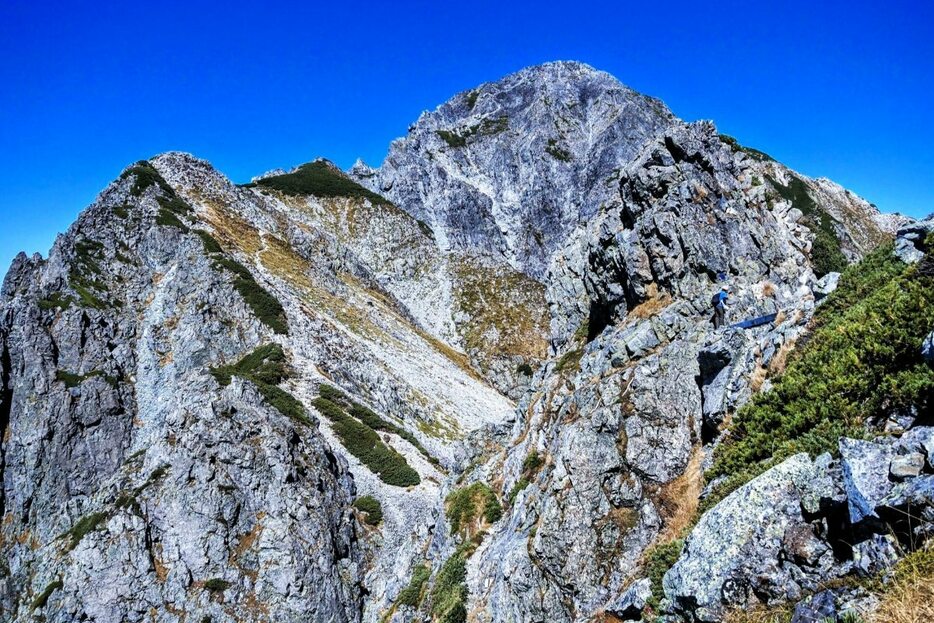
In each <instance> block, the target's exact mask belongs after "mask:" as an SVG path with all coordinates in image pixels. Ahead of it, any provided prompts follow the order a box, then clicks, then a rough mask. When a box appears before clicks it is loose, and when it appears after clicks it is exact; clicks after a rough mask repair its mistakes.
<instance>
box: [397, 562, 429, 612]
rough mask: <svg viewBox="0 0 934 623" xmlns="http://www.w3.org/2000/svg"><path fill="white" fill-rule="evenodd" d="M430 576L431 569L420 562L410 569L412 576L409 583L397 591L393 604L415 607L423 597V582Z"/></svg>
mask: <svg viewBox="0 0 934 623" xmlns="http://www.w3.org/2000/svg"><path fill="white" fill-rule="evenodd" d="M430 576H431V569H429V568H428V565H426V564H420V565H418V566H416V567H415V569H414V570H413V571H412V577H411V579H410V580H409V583H408V584H407V585H406V587H405V588H403V589H402V590H401V591H399V595H398V596H397V597H396V601H395V605H397V606H411V607H412V608H417V607H418V606H420V605H421V603H422V600H423V599H424V598H425V584H426V583H427V582H428V578H429V577H430Z"/></svg>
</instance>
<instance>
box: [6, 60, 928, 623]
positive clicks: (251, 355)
mask: <svg viewBox="0 0 934 623" xmlns="http://www.w3.org/2000/svg"><path fill="white" fill-rule="evenodd" d="M899 228H901V229H900V230H899ZM896 230H899V231H898V235H897V236H896ZM932 230H934V222H932V221H924V222H920V223H913V222H909V221H908V219H903V218H901V217H898V216H893V215H883V214H880V213H879V212H878V211H877V210H876V208H875V207H874V206H872V205H870V204H868V203H867V202H865V201H863V200H862V199H860V198H859V197H857V196H855V195H854V194H852V193H850V192H849V191H846V190H845V189H843V188H841V187H840V186H838V185H836V184H834V183H833V182H830V181H829V180H823V179H821V180H812V179H809V178H807V177H805V176H803V175H800V174H798V173H795V172H794V171H792V170H790V169H788V168H787V167H785V166H783V165H782V164H780V163H778V162H775V161H774V160H772V159H771V158H770V157H769V156H768V155H766V154H765V153H763V152H760V151H757V150H754V149H750V148H747V147H743V146H742V145H740V144H739V143H737V142H736V141H735V140H734V139H731V138H730V137H726V136H722V135H719V134H718V133H717V130H716V128H715V127H714V125H713V124H712V123H710V122H698V123H690V124H689V123H685V122H683V121H681V120H679V119H677V118H676V117H675V116H674V115H673V114H672V113H671V112H670V111H668V109H667V108H666V107H665V106H664V104H662V103H661V102H660V101H658V100H656V99H653V98H649V97H646V96H643V95H641V94H638V93H636V92H634V91H632V90H630V89H628V88H626V87H625V86H623V85H622V84H620V83H619V82H618V81H617V80H616V79H615V78H613V77H611V76H609V75H608V74H605V73H602V72H598V71H596V70H593V69H592V68H590V67H587V66H585V65H581V64H578V63H550V64H547V65H543V66H539V67H533V68H529V69H526V70H523V71H521V72H518V73H517V74H513V75H511V76H508V77H506V78H504V79H502V80H500V81H498V82H494V83H488V84H484V85H481V86H479V87H477V88H476V89H473V90H471V91H467V92H464V93H461V94H459V95H457V96H455V97H454V98H453V99H452V100H450V101H449V102H447V103H445V104H443V105H442V106H440V107H439V108H438V109H437V110H435V111H432V112H426V113H423V114H422V116H421V117H420V118H419V120H418V121H417V122H416V123H415V124H414V125H413V126H412V127H411V128H410V130H409V132H408V134H407V135H406V136H405V137H404V138H401V139H398V140H397V141H395V142H394V143H393V144H392V145H391V147H390V150H389V154H388V156H387V158H386V160H385V162H384V163H383V164H382V166H381V167H380V168H378V169H376V168H371V167H369V166H367V165H366V164H364V163H358V164H357V165H355V166H354V167H353V168H352V169H351V170H350V171H348V172H346V173H344V172H341V171H339V170H338V169H337V168H336V167H334V166H333V165H331V164H330V163H328V162H327V161H324V160H317V161H314V162H310V163H308V164H306V165H302V166H301V167H298V168H296V169H294V170H292V171H290V172H285V171H276V172H273V173H271V174H266V175H264V176H260V177H258V178H255V179H254V181H253V182H251V183H250V184H245V185H236V184H234V183H232V182H231V181H230V180H228V179H227V178H226V177H224V176H223V174H221V173H220V172H218V171H216V170H215V169H214V168H213V167H212V166H211V165H210V164H209V163H207V162H204V161H202V160H198V159H196V158H194V157H192V156H190V155H187V154H180V153H167V154H162V155H160V156H157V157H155V158H152V159H150V160H148V161H141V162H139V163H136V164H134V165H132V166H130V167H128V168H127V169H126V170H125V171H124V172H123V173H122V174H121V175H120V176H119V178H118V179H116V180H115V181H114V182H113V183H111V184H110V185H109V186H108V187H107V188H106V189H105V190H104V191H103V192H102V193H101V195H100V196H99V197H98V199H97V201H95V203H94V204H93V205H92V206H90V207H89V208H88V209H87V210H85V211H84V212H83V213H82V214H81V216H80V217H79V219H78V221H77V222H76V223H75V224H74V225H73V226H72V227H71V228H70V229H69V231H68V232H67V233H66V234H64V235H62V236H60V237H59V238H58V240H57V241H56V243H55V245H54V246H53V248H52V250H51V251H50V253H49V255H48V257H47V258H42V257H40V256H38V255H36V256H34V257H32V258H29V257H26V256H25V255H22V254H21V255H20V256H19V257H17V259H16V260H15V261H14V263H13V266H12V267H11V268H10V271H9V273H8V274H7V276H6V279H5V280H4V283H3V289H2V297H0V381H2V394H0V427H2V429H3V435H2V446H0V448H2V457H0V469H2V475H3V489H2V497H0V515H2V523H0V555H2V562H3V565H2V566H0V612H2V613H3V617H2V618H3V620H10V621H17V622H19V621H33V620H36V619H37V618H41V619H42V620H46V621H49V622H71V621H96V622H98V623H110V622H114V623H123V622H137V621H160V622H163V621H164V622H171V623H181V622H184V621H200V622H202V623H206V622H212V623H220V622H234V621H277V622H278V621H322V622H331V621H333V622H349V621H367V622H376V621H394V622H403V621H443V622H446V623H453V622H457V621H468V620H469V621H490V622H493V621H510V622H533V621H543V620H548V621H554V622H564V621H566V622H572V621H593V620H603V621H614V620H629V619H639V618H646V619H658V618H661V619H662V620H669V621H676V620H688V621H694V620H697V621H718V620H722V619H723V618H724V617H729V616H732V614H731V613H733V612H736V611H749V610H752V609H760V608H761V609H768V608H785V610H784V612H786V613H787V614H788V616H791V613H792V612H794V616H795V617H796V618H797V620H799V621H811V620H816V619H815V617H817V618H820V617H824V616H831V617H835V616H838V615H839V616H843V615H844V614H845V613H849V612H856V613H860V614H861V616H864V617H866V618H867V620H871V617H872V616H874V613H876V612H877V611H879V602H880V598H879V596H878V594H877V593H878V592H879V591H878V590H870V589H868V588H866V587H865V586H863V585H860V584H859V583H858V582H856V581H855V580H854V579H856V578H878V577H882V576H884V575H885V573H886V572H887V570H888V569H890V568H892V566H893V565H896V564H898V561H899V560H900V559H902V558H903V557H904V556H906V554H908V553H909V552H910V551H912V550H919V551H922V550H923V548H924V542H925V540H926V538H927V537H928V536H929V534H930V531H931V526H932V522H934V428H932V427H931V425H934V421H931V419H930V417H929V415H928V413H929V410H930V408H931V403H930V387H931V386H934V381H931V380H930V376H929V375H930V374H931V372H930V370H931V363H930V361H931V359H932V358H934V355H932V354H931V342H932V338H931V337H930V336H928V337H927V341H925V340H924V338H925V336H927V334H928V333H930V331H931V330H932V329H934V316H932V313H934V312H932V309H934V300H932V298H931V297H932V296H934V288H932V287H930V284H929V283H928V281H927V279H928V277H929V276H930V275H931V274H934V271H931V265H932V264H934V261H932V259H931V254H930V252H931V249H930V248H929V247H930V245H929V240H930V237H929V234H930V232H931V231H932ZM893 239H896V240H895V244H894V245H892V240H893ZM878 249H881V250H878ZM867 256H869V257H870V259H869V260H867V261H866V262H865V263H864V264H863V265H867V266H870V267H876V266H882V268H879V269H878V270H877V271H876V272H877V273H878V274H880V275H883V273H884V277H885V279H890V280H891V284H889V282H888V281H882V277H878V278H877V281H876V282H871V283H873V284H875V285H873V286H872V287H868V286H867V285H866V284H868V283H870V281H869V278H868V277H860V276H859V275H860V274H862V273H859V272H858V271H856V269H853V271H856V272H853V271H848V272H846V273H845V274H844V277H843V278H842V279H841V277H840V273H841V272H842V271H844V270H845V269H846V267H847V266H848V265H851V264H854V263H856V262H858V261H859V260H861V259H863V258H864V257H867ZM861 266H862V265H861ZM864 272H865V271H864ZM873 274H875V273H873ZM874 278H875V277H874ZM899 280H901V281H899ZM723 284H728V285H729V287H730V288H731V298H730V306H729V311H728V316H729V320H730V322H732V323H736V322H739V321H741V320H745V319H751V318H761V317H766V318H768V320H767V321H764V322H763V323H761V324H758V325H757V326H754V327H750V328H739V327H735V326H732V327H728V328H724V329H719V330H715V329H714V328H713V326H712V323H711V315H712V310H711V307H710V299H711V295H713V294H714V293H715V292H717V291H718V290H719V289H720V287H721V285H723ZM838 284H841V285H840V286H839V288H840V289H839V291H838V292H834V290H835V289H836V288H838ZM886 284H889V285H886ZM883 286H885V287H889V288H892V292H893V293H894V294H893V295H892V297H891V299H892V301H893V302H892V308H893V309H894V310H896V311H894V312H893V315H891V317H889V318H888V319H882V320H880V321H879V323H880V326H881V325H887V326H890V327H895V326H898V327H902V325H901V324H899V323H900V322H903V321H904V318H909V319H910V321H906V322H908V327H907V328H905V330H904V331H902V332H899V333H898V334H897V336H896V337H892V338H889V337H887V336H888V334H887V333H886V334H885V335H883V336H882V337H879V340H882V342H884V343H881V345H880V346H879V348H878V349H877V350H876V351H874V352H873V354H871V356H869V355H865V356H864V355H863V354H862V351H859V352H857V351H853V353H851V354H849V355H846V357H849V358H850V360H852V361H853V362H855V363H853V365H857V364H860V365H862V363H865V362H867V361H868V362H870V363H871V362H872V361H878V362H882V363H880V364H879V365H878V366H876V368H873V370H876V369H877V368H878V369H883V368H886V366H888V367H890V368H892V369H891V370H889V371H888V372H891V374H889V375H888V376H884V379H885V382H878V383H872V384H871V385H873V387H872V388H871V390H872V391H873V392H875V393H873V394H872V399H871V400H870V399H863V394H862V393H860V392H862V391H864V390H865V391H869V390H868V389H866V388H864V387H862V386H860V385H859V383H856V382H855V381H854V383H855V384H853V385H850V386H847V387H845V388H844V387H843V386H842V385H838V386H834V387H836V389H833V390H832V391H831V392H830V395H829V396H828V404H830V403H832V404H831V405H830V406H833V409H829V408H823V407H821V408H817V410H816V411H815V410H813V409H812V411H813V413H814V414H816V415H813V416H807V417H805V416H801V421H800V422H799V421H798V420H797V419H796V418H797V415H796V413H797V412H794V411H789V410H788V409H790V408H791V407H790V406H789V405H790V402H789V404H784V405H780V406H779V407H774V409H779V410H781V409H785V411H781V412H782V413H784V414H785V415H784V416H783V417H782V418H778V419H776V420H774V421H771V423H770V420H768V418H766V417H765V416H761V417H759V416H756V415H755V414H758V413H760V411H761V412H764V411H762V410H764V409H765V408H766V406H768V404H767V403H768V400H772V398H769V399H762V400H759V399H755V398H754V397H756V396H798V395H804V392H805V390H804V389H802V387H803V385H804V384H806V381H807V379H808V378H809V376H808V374H806V373H801V378H803V379H805V380H804V381H801V382H800V383H798V385H797V386H794V387H792V385H793V382H797V381H794V379H796V378H798V377H796V376H794V375H795V374H798V373H799V369H800V368H801V367H802V365H803V364H801V363H798V364H794V363H792V364H791V368H789V370H790V371H789V372H788V373H787V374H785V373H784V370H785V368H786V365H788V364H787V362H788V361H789V360H791V361H805V362H808V361H811V359H814V360H819V359H820V357H821V355H820V352H822V351H820V348H822V347H823V346H824V345H825V344H826V343H828V341H827V340H828V339H829V338H824V337H823V336H824V335H829V334H834V335H836V334H841V335H842V334H844V333H846V332H847V331H849V330H850V329H849V328H848V327H849V326H850V325H843V324H841V325H839V327H838V329H839V330H836V329H835V330H833V331H831V330H829V329H828V328H827V327H831V328H833V327H834V326H837V325H833V324H832V323H833V322H834V320H832V318H834V317H836V316H841V314H842V311H841V312H840V313H838V310H842V309H843V308H844V306H843V304H842V302H841V301H849V302H850V304H849V307H854V306H855V302H856V301H858V300H860V299H864V300H866V301H868V302H867V303H866V305H869V302H871V300H872V296H871V295H872V294H873V292H875V291H877V290H882V289H884V288H883ZM861 288H863V289H861ZM903 292H910V293H911V296H910V297H905V298H906V299H910V300H911V301H914V302H915V303H914V304H915V307H905V308H904V309H905V310H906V311H904V313H902V314H901V315H898V314H899V313H901V312H899V311H898V310H902V309H903V307H902V306H901V305H902V304H901V303H900V302H899V301H901V298H899V296H900V295H898V293H903ZM854 293H855V294H854ZM929 303H930V304H929ZM905 305H909V303H908V302H906V303H905ZM867 309H868V308H867ZM873 309H874V308H873ZM824 310H826V311H824ZM857 312H859V310H857ZM854 313H856V312H854ZM872 313H875V311H873V312H872ZM865 317H866V318H867V319H873V318H875V317H876V316H872V315H870V314H869V311H867V312H866V316H865ZM867 322H868V320H867ZM855 324H859V323H855ZM863 324H864V325H866V326H864V327H863V330H866V331H872V324H871V323H869V324H866V323H863ZM867 327H868V328H867ZM919 327H921V328H923V329H924V330H923V331H922V332H919V331H921V329H919ZM854 330H855V329H854ZM821 331H824V333H821ZM872 335H875V334H872ZM880 335H881V334H880ZM893 335H895V334H893ZM883 338H884V339H883ZM861 342H863V343H865V342H866V340H865V339H861ZM873 343H874V342H873ZM808 349H810V350H808ZM799 351H800V352H802V353H805V354H803V355H801V359H799V360H796V359H795V358H796V357H798V355H797V353H798V352H799ZM815 352H816V353H817V354H813V353H815ZM840 352H841V357H843V356H844V354H845V353H844V352H843V351H840ZM846 352H847V353H849V351H846ZM807 353H812V354H810V355H809V354H807ZM893 353H894V354H893ZM808 357H810V358H811V359H808ZM825 359H826V358H825ZM824 364H826V367H824V368H820V369H821V370H825V372H822V374H821V378H824V379H829V378H831V377H833V375H834V374H837V372H838V371H839V370H838V368H839V366H838V365H837V363H836V362H828V361H825V362H824ZM824 364H821V365H824ZM831 364H833V365H831ZM883 364H884V365H883ZM815 365H816V364H815ZM795 366H797V367H795ZM835 366H836V367H835ZM895 366H903V367H904V370H903V369H902V368H901V367H898V368H897V370H896V369H895ZM877 371H878V370H877ZM888 372H886V370H884V369H883V370H882V371H881V372H879V374H883V373H885V374H888ZM896 373H897V374H896ZM850 376H855V377H861V378H863V379H864V380H865V379H869V378H870V376H868V374H850ZM834 378H835V377H834ZM847 378H850V377H847ZM873 378H874V377H873ZM879 378H883V377H881V376H880V377H879ZM783 379H785V380H783ZM887 383H888V384H887ZM863 384H864V385H866V384H868V383H863ZM795 388H797V389H795ZM889 388H890V389H889ZM770 390H774V391H771V392H770ZM794 391H798V392H799V393H798V394H795V393H793V392H794ZM867 395H868V394H867ZM880 395H881V396H884V397H886V398H882V399H877V398H878V396H880ZM835 396H837V397H839V401H838V402H833V401H834V400H837V399H836V398H835ZM848 397H855V398H853V400H851V401H849V402H847V400H848ZM789 400H790V399H789ZM805 402H806V401H805ZM815 402H821V401H811V404H812V406H813V405H814V403H815ZM763 405H765V406H763ZM854 405H857V406H854ZM769 408H773V407H769ZM796 408H797V407H796ZM815 408H816V407H815ZM757 409H758V410H759V411H757ZM802 409H803V407H802ZM821 409H823V410H821ZM776 412H778V411H776ZM830 412H832V413H840V414H841V415H840V417H839V421H838V420H837V419H834V417H829V419H828V416H827V413H830ZM808 413H810V412H808ZM844 415H845V416H846V417H844ZM818 416H819V417H818ZM808 417H811V418H812V419H808ZM821 418H823V419H821ZM770 427H771V428H770ZM763 430H765V431H773V430H774V431H775V432H774V434H773V433H769V432H766V433H763V432H762V431H763ZM770 435H772V437H771V442H769V443H765V442H760V440H761V439H769V438H770ZM783 435H784V436H783ZM752 441H756V442H757V443H756V444H753V443H752ZM796 604H797V606H796ZM818 615H819V616H818ZM808 617H811V618H808Z"/></svg>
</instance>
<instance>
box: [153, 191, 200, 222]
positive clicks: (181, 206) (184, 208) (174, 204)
mask: <svg viewBox="0 0 934 623" xmlns="http://www.w3.org/2000/svg"><path fill="white" fill-rule="evenodd" d="M156 201H157V202H158V203H159V207H160V208H162V209H163V210H168V211H169V212H171V213H172V214H177V215H178V216H190V215H191V213H192V212H193V211H194V210H192V208H191V206H190V205H188V202H187V201H185V200H184V199H182V198H181V197H179V196H178V195H177V194H175V191H174V190H173V191H171V192H170V193H167V194H166V196H164V197H156Z"/></svg>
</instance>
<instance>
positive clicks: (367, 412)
mask: <svg viewBox="0 0 934 623" xmlns="http://www.w3.org/2000/svg"><path fill="white" fill-rule="evenodd" d="M350 415H352V416H354V417H355V418H357V419H358V420H360V421H361V422H363V423H364V424H366V425H367V426H369V427H370V428H372V429H373V430H378V431H383V432H387V433H393V434H395V435H398V436H399V437H402V438H403V439H405V440H406V441H408V442H409V443H410V444H412V445H413V446H414V447H415V449H416V450H418V451H419V452H420V453H421V454H422V456H424V457H425V458H426V459H428V461H429V462H430V463H432V464H433V465H438V459H436V458H435V457H433V456H432V455H431V454H430V453H429V452H428V450H426V449H425V447H424V446H422V444H421V442H419V440H418V439H416V438H415V435H413V434H412V433H410V432H409V431H407V430H405V429H404V428H402V427H401V426H396V425H395V424H393V423H392V422H389V421H386V420H384V419H383V418H381V417H380V416H378V415H377V414H376V413H374V412H373V410H372V409H369V408H368V407H365V406H363V405H361V404H359V403H356V402H351V404H350Z"/></svg>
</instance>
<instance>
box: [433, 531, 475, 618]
mask: <svg viewBox="0 0 934 623" xmlns="http://www.w3.org/2000/svg"><path fill="white" fill-rule="evenodd" d="M475 548H476V545H474V544H473V543H471V542H469V541H468V542H467V543H464V544H463V545H461V546H460V547H458V548H457V550H456V551H455V552H454V554H452V555H451V557H450V558H448V559H447V560H446V561H445V562H444V564H443V565H442V566H441V570H440V571H438V577H436V578H435V585H434V586H433V587H432V589H431V615H432V619H433V620H434V621H437V622H438V623H465V622H466V621H467V595H468V593H467V583H466V580H467V559H468V558H469V557H470V555H471V554H472V553H473V550H474V549H475Z"/></svg>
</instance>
